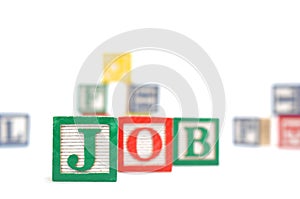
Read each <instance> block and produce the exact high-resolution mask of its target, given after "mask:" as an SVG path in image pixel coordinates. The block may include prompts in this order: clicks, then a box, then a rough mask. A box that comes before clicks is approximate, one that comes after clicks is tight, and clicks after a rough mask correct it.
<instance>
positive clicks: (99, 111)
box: [77, 84, 108, 114]
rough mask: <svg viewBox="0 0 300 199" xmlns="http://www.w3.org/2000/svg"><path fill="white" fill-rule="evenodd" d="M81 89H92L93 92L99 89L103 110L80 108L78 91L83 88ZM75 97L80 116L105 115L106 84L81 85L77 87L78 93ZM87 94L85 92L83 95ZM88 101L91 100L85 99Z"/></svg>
mask: <svg viewBox="0 0 300 199" xmlns="http://www.w3.org/2000/svg"><path fill="white" fill-rule="evenodd" d="M83 87H87V88H89V89H90V88H92V89H93V88H94V89H95V90H98V89H101V90H102V91H103V95H104V106H103V109H102V110H100V109H99V110H92V109H85V110H84V109H82V108H81V106H80V89H81V88H83ZM77 93H78V94H77V95H78V96H77V97H78V100H77V107H78V111H79V112H80V113H82V114H105V113H106V111H107V94H108V88H107V85H106V84H99V85H98V84H82V85H79V87H78V91H77ZM85 94H87V92H86V93H85ZM86 100H88V101H90V100H91V98H90V97H87V99H86Z"/></svg>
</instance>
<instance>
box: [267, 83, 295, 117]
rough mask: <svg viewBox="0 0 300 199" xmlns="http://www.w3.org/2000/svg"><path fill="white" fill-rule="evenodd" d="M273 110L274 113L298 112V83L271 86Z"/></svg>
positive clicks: (287, 113)
mask: <svg viewBox="0 0 300 199" xmlns="http://www.w3.org/2000/svg"><path fill="white" fill-rule="evenodd" d="M273 95H274V100H273V101H274V103H273V106H274V108H273V111H274V113H275V114H276V115H299V114H300V85H297V84H278V85H275V86H274V87H273Z"/></svg>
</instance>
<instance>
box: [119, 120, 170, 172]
mask: <svg viewBox="0 0 300 199" xmlns="http://www.w3.org/2000/svg"><path fill="white" fill-rule="evenodd" d="M171 170H172V120H171V119H169V118H150V117H122V118H119V171H121V172H157V171H166V172H167V171H171Z"/></svg>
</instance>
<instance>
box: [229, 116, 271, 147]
mask: <svg viewBox="0 0 300 199" xmlns="http://www.w3.org/2000/svg"><path fill="white" fill-rule="evenodd" d="M233 125H234V135H233V136H234V143H235V144H237V145H245V146H246V145H248V146H260V145H269V144H270V119H267V118H264V119H260V118H250V117H249V118H235V119H234V123H233Z"/></svg>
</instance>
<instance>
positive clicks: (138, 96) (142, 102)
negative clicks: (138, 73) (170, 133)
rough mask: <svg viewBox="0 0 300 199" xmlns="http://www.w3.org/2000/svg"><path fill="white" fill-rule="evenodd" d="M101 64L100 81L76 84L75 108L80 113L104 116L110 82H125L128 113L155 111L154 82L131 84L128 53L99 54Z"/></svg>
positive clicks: (155, 86) (156, 97)
mask: <svg viewBox="0 0 300 199" xmlns="http://www.w3.org/2000/svg"><path fill="white" fill-rule="evenodd" d="M103 65H104V69H103V73H102V76H103V78H102V81H101V82H102V83H101V84H82V85H79V88H78V107H79V112H80V113H81V114H82V115H86V116H92V115H98V116H107V115H108V113H107V101H108V100H107V96H108V92H109V89H108V87H109V84H110V83H112V82H123V83H125V84H126V85H127V88H128V94H127V97H128V99H127V102H128V108H127V112H128V114H129V115H147V114H149V113H153V112H156V111H157V106H156V105H157V104H158V98H159V97H158V95H159V87H158V85H155V84H147V85H137V84H132V83H131V73H130V71H131V54H129V53H106V54H104V55H103Z"/></svg>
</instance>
